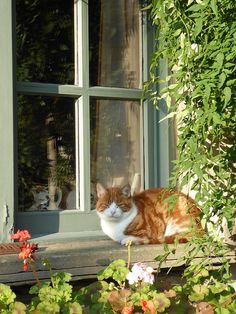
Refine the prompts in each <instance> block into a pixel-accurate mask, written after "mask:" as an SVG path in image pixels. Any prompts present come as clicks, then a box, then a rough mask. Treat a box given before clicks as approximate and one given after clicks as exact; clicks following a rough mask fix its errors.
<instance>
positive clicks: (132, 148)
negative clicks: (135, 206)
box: [90, 99, 142, 205]
mask: <svg viewBox="0 0 236 314" xmlns="http://www.w3.org/2000/svg"><path fill="white" fill-rule="evenodd" d="M90 129H91V130H90V132H91V179H92V185H95V183H96V182H101V183H102V184H104V185H105V186H107V187H109V186H118V185H120V186H121V185H125V184H127V183H130V184H131V187H132V190H133V191H139V190H140V189H141V185H142V184H141V181H140V180H141V173H142V166H141V145H140V143H141V138H142V136H141V130H140V105H139V102H137V101H121V100H97V99H92V101H91V106H90ZM92 205H93V204H92Z"/></svg>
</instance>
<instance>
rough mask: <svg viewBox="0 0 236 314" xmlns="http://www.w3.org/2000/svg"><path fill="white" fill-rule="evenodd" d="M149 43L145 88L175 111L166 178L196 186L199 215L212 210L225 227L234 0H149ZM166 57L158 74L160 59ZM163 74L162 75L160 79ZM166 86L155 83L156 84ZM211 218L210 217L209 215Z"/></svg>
mask: <svg viewBox="0 0 236 314" xmlns="http://www.w3.org/2000/svg"><path fill="white" fill-rule="evenodd" d="M149 8H150V9H151V18H152V21H153V24H154V26H156V29H157V31H156V42H157V45H156V48H155V52H154V54H153V59H152V63H151V67H150V81H149V82H147V84H146V86H145V90H146V96H147V97H149V98H150V101H152V102H153V103H154V104H155V105H156V106H157V108H160V106H161V103H162V102H160V100H161V99H164V100H165V101H166V106H167V107H168V110H169V114H168V116H167V117H169V118H173V117H175V120H176V123H177V134H178V147H177V148H178V157H177V160H176V162H175V169H174V174H173V177H172V181H171V184H172V185H173V186H176V185H178V186H179V188H180V189H182V188H183V186H186V185H187V184H189V185H191V189H192V190H195V191H196V196H195V198H196V201H197V202H201V208H202V211H203V213H204V216H205V220H204V221H203V223H205V222H206V221H209V220H211V219H212V217H213V216H214V215H216V214H217V216H218V219H219V220H218V222H219V223H221V221H222V219H223V217H225V218H226V219H227V221H228V225H229V227H232V224H233V221H234V218H235V197H234V195H235V186H236V167H235V160H236V145H235V144H236V142H235V141H236V128H235V125H236V110H235V108H236V106H235V98H236V88H235V84H236V78H235V70H236V66H235V59H236V19H235V12H236V3H235V1H234V0H222V1H217V0H188V1H187V0H184V1H182V0H153V1H151V4H150V6H149ZM163 60H168V66H169V73H168V75H167V76H166V77H165V78H163V77H162V74H161V73H160V72H161V70H160V69H159V67H161V66H162V63H163ZM163 79H164V80H163ZM160 83H161V85H162V86H163V85H164V86H165V87H164V88H162V89H161V90H157V88H156V84H160ZM209 222H210V221H209Z"/></svg>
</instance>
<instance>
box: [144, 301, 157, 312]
mask: <svg viewBox="0 0 236 314" xmlns="http://www.w3.org/2000/svg"><path fill="white" fill-rule="evenodd" d="M141 306H142V310H143V311H144V313H146V312H149V313H156V310H157V309H156V308H155V305H154V303H153V302H152V301H151V300H148V301H146V300H142V301H141Z"/></svg>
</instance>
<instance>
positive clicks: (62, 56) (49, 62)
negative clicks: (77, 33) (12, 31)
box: [16, 0, 74, 84]
mask: <svg viewBox="0 0 236 314" xmlns="http://www.w3.org/2000/svg"><path fill="white" fill-rule="evenodd" d="M73 4H74V1H72V0H67V1H64V0H50V1H48V0H34V1H29V0H17V1H16V40H17V80H19V81H34V82H46V83H61V84H65V83H68V84H69V83H72V84H73V82H74V43H73V42H74V34H73V27H74V26H73V14H74V13H73Z"/></svg>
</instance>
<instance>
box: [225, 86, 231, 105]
mask: <svg viewBox="0 0 236 314" xmlns="http://www.w3.org/2000/svg"><path fill="white" fill-rule="evenodd" d="M223 93H224V95H225V102H224V106H226V105H227V104H228V102H229V101H230V99H231V88H230V87H228V86H227V87H225V88H224V90H223Z"/></svg>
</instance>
